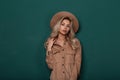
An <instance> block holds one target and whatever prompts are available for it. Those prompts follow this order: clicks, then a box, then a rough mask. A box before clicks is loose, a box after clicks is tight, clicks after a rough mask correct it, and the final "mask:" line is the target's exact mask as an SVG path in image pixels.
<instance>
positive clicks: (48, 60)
mask: <svg viewBox="0 0 120 80" xmlns="http://www.w3.org/2000/svg"><path fill="white" fill-rule="evenodd" d="M46 63H47V65H48V68H49V69H53V63H54V58H53V51H52V50H51V51H46Z"/></svg>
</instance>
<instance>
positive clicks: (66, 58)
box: [46, 38, 81, 80]
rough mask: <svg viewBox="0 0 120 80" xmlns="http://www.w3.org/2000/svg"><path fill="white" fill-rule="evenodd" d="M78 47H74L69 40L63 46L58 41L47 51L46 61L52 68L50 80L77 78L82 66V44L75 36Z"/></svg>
mask: <svg viewBox="0 0 120 80" xmlns="http://www.w3.org/2000/svg"><path fill="white" fill-rule="evenodd" d="M74 40H75V43H76V44H77V45H78V48H76V49H73V48H72V46H71V45H70V42H69V41H67V42H66V43H65V44H64V45H63V46H61V45H59V44H57V43H56V41H55V42H54V43H53V45H52V50H51V51H49V52H48V51H46V63H47V65H48V67H49V68H50V69H51V70H52V72H51V75H50V80H77V77H78V75H79V74H80V67H81V44H80V41H79V40H78V39H77V38H75V39H74Z"/></svg>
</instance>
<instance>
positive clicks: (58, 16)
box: [50, 11, 79, 32]
mask: <svg viewBox="0 0 120 80" xmlns="http://www.w3.org/2000/svg"><path fill="white" fill-rule="evenodd" d="M62 17H69V18H70V19H72V22H73V30H74V32H77V30H78V28H79V23H78V19H77V18H76V17H75V16H74V15H73V14H72V13H70V12H67V11H60V12H58V13H56V14H55V15H54V16H53V17H52V19H51V21H50V27H51V28H53V27H54V26H55V24H56V23H57V21H59V20H60V19H61V18H62Z"/></svg>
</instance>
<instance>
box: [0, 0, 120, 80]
mask: <svg viewBox="0 0 120 80" xmlns="http://www.w3.org/2000/svg"><path fill="white" fill-rule="evenodd" d="M62 10H65V11H70V12H72V13H73V14H75V15H76V16H77V17H78V19H79V22H80V28H79V31H78V33H77V34H76V37H78V38H79V39H80V41H81V43H82V47H83V53H82V68H81V75H80V78H79V80H120V58H119V57H120V37H119V34H120V31H119V30H120V0H59V1H58V0H0V80H49V75H50V70H49V69H48V67H47V65H46V63H45V48H44V42H45V40H46V39H47V37H48V36H49V34H50V32H51V29H50V27H49V22H50V19H51V17H52V16H53V15H54V14H55V13H56V12H59V11H62Z"/></svg>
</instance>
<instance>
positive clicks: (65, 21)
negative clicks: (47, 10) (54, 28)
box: [62, 19, 70, 24]
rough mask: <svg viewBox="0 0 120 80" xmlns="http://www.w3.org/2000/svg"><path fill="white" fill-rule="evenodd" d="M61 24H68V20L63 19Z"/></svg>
mask: <svg viewBox="0 0 120 80" xmlns="http://www.w3.org/2000/svg"><path fill="white" fill-rule="evenodd" d="M62 23H68V24H70V20H68V19H63V21H62Z"/></svg>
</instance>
